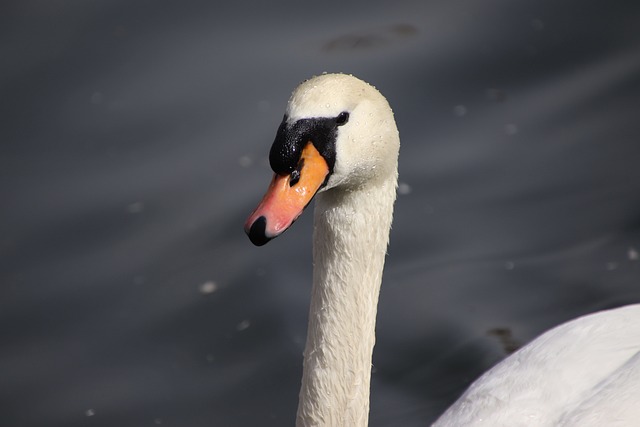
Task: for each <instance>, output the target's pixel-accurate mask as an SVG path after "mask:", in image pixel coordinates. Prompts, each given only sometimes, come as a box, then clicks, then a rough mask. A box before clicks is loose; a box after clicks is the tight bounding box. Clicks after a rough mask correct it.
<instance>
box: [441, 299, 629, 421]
mask: <svg viewBox="0 0 640 427" xmlns="http://www.w3.org/2000/svg"><path fill="white" fill-rule="evenodd" d="M638 319H640V305H638V304H636V305H630V306H626V307H622V308H618V309H614V310H608V311H602V312H599V313H595V314H591V315H587V316H583V317H580V318H577V319H574V320H572V321H570V322H567V323H564V324H562V325H560V326H557V327H555V328H553V329H551V330H550V331H548V332H546V333H544V334H542V335H541V336H540V337H538V338H536V339H535V340H534V341H532V342H531V343H530V344H528V345H526V346H525V347H523V348H522V349H520V350H519V351H517V352H516V353H514V354H513V355H511V356H510V357H508V358H507V359H505V360H503V361H502V362H500V363H499V364H498V365H496V366H495V367H493V368H492V369H491V370H489V371H488V372H486V373H485V374H484V375H482V376H481V377H480V378H479V379H478V380H476V381H475V382H474V383H473V384H472V385H471V386H470V387H469V389H468V390H467V391H466V392H465V393H464V394H463V395H462V397H461V398H460V399H458V401H456V402H455V403H454V404H453V405H452V406H451V407H450V408H449V409H448V410H447V411H446V412H445V413H444V414H443V415H442V417H440V419H439V420H438V421H437V422H436V423H435V424H434V426H437V427H453V426H461V425H464V426H470V427H473V426H492V427H502V426H504V427H507V426H508V427H518V426H537V427H547V426H548V427H551V426H554V427H555V426H581V427H590V426H594V427H595V426H620V427H621V426H625V427H627V426H636V425H639V424H640V322H639V321H638Z"/></svg>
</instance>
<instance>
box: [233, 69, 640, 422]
mask: <svg viewBox="0 0 640 427" xmlns="http://www.w3.org/2000/svg"><path fill="white" fill-rule="evenodd" d="M399 146H400V143H399V137H398V131H397V128H396V125H395V121H394V118H393V113H392V111H391V108H390V107H389V104H388V103H387V101H386V99H385V98H384V97H383V96H382V95H381V94H380V93H379V92H378V91H377V90H376V89H375V88H374V87H372V86H370V85H368V84H367V83H365V82H363V81H361V80H359V79H357V78H355V77H353V76H348V75H344V74H325V75H322V76H318V77H314V78H312V79H310V80H308V81H306V82H303V83H302V84H301V85H300V86H299V87H298V88H297V89H296V90H295V91H294V92H293V94H292V95H291V98H290V100H289V103H288V105H287V109H286V114H285V117H284V119H283V122H282V124H281V125H280V127H279V129H278V132H277V134H276V139H275V141H274V143H273V146H272V148H271V152H270V155H269V160H270V163H271V167H272V169H273V170H274V171H275V175H274V177H273V180H272V181H271V184H270V186H269V189H268V190H267V194H266V195H265V196H264V198H263V199H262V202H261V203H260V204H259V205H258V207H257V208H256V210H255V211H254V212H253V213H252V214H251V215H250V217H249V218H248V219H247V222H246V224H245V231H246V232H247V234H248V235H249V237H250V239H251V241H252V242H253V243H255V244H256V245H262V244H265V243H266V242H267V241H269V239H271V238H274V237H276V236H278V235H279V234H281V233H282V232H283V231H285V230H286V229H287V228H288V227H289V226H290V225H291V224H292V223H293V222H294V221H295V220H296V218H297V217H298V216H299V215H300V213H301V212H302V210H303V209H304V208H305V207H306V205H307V204H308V203H309V202H310V201H311V199H312V198H313V197H314V195H315V197H316V205H315V214H314V238H313V261H314V269H313V289H312V296H311V306H310V313H309V329H308V336H307V344H306V348H305V351H304V372H303V378H302V386H301V390H300V401H299V406H298V414H297V422H296V423H297V425H298V426H366V425H367V423H368V413H369V383H370V376H371V355H372V351H373V345H374V341H375V334H374V332H375V318H376V311H377V303H378V293H379V290H380V283H381V279H382V269H383V265H384V259H385V252H386V248H387V243H388V238H389V229H390V226H391V218H392V213H393V203H394V201H395V194H396V184H397V174H398V172H397V158H398V149H399ZM639 352H640V305H634V306H629V307H626V308H622V309H617V310H612V311H607V312H602V313H599V314H595V315H591V316H587V317H584V318H581V319H577V320H574V321H572V322H569V323H567V324H564V325H562V326H560V327H558V328H556V329H553V330H552V331H549V332H547V333H546V334H544V335H542V336H541V337H539V338H538V339H537V340H535V341H533V342H532V343H531V344H529V345H528V346H526V347H524V348H523V349H521V350H520V351H518V352H517V353H515V354H514V355H512V356H511V357H509V358H508V359H506V360H505V361H503V362H502V363H500V364H498V365H497V366H496V367H495V368H493V369H492V370H491V371H489V372H488V373H487V374H485V375H484V376H482V377H481V378H480V379H479V380H478V381H477V382H476V383H474V384H473V385H472V386H471V387H470V389H469V390H468V391H467V392H466V393H465V394H464V395H463V396H462V398H461V399H460V400H459V401H458V402H456V403H455V404H454V405H453V406H452V407H451V408H450V409H449V410H448V411H447V412H445V414H444V415H443V416H442V417H441V418H440V419H439V420H438V421H437V422H436V424H435V425H437V426H456V427H460V426H472V425H473V426H475V425H478V426H490V427H498V426H509V427H514V426H536V427H538V426H556V425H566V426H569V425H572V426H573V425H575V426H578V425H579V426H586V425H594V426H595V425H598V426H603V425H607V426H631V425H640V409H639V408H640V360H639V359H640V353H639ZM563 423H564V424H563ZM589 423H591V424H589Z"/></svg>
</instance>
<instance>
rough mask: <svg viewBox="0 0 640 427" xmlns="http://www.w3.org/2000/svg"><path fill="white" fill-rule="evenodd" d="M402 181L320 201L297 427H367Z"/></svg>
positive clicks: (329, 195) (326, 196)
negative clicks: (382, 297)
mask: <svg viewBox="0 0 640 427" xmlns="http://www.w3.org/2000/svg"><path fill="white" fill-rule="evenodd" d="M395 189H396V180H395V179H394V180H389V181H388V182H385V183H382V185H380V186H378V187H377V188H368V189H367V188H363V189H360V190H356V191H349V192H347V191H339V190H338V189H334V190H329V191H327V192H324V193H321V194H319V195H318V197H317V199H316V207H315V214H314V216H315V219H314V238H313V240H314V248H313V260H314V271H313V288H312V295H311V305H310V313H309V329H308V335H307V344H306V347H305V351H304V372H303V379H302V387H301V390H300V402H299V407H298V415H297V426H312V425H313V426H333V425H349V426H366V425H367V423H368V416H369V389H370V379H371V357H372V353H373V346H374V343H375V321H376V313H377V305H378V295H379V292H380V285H381V281H382V270H383V266H384V260H385V254H386V249H387V244H388V241H389V229H390V226H391V218H392V213H393V202H394V200H395V194H396V192H395Z"/></svg>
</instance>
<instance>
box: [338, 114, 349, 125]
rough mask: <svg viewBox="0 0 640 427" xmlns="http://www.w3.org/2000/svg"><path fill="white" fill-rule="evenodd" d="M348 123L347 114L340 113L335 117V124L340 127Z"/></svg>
mask: <svg viewBox="0 0 640 427" xmlns="http://www.w3.org/2000/svg"><path fill="white" fill-rule="evenodd" d="M348 121H349V113H347V112H346V111H343V112H342V113H340V114H338V117H336V124H337V125H338V126H342V125H343V124H345V123H347V122H348Z"/></svg>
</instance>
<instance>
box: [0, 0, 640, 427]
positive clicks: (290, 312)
mask: <svg viewBox="0 0 640 427" xmlns="http://www.w3.org/2000/svg"><path fill="white" fill-rule="evenodd" d="M231 3H232V2H229V3H225V4H219V3H216V2H204V1H201V2H198V1H182V2H177V1H169V0H157V1H140V2H125V1H91V2H62V1H56V0H48V1H45V0H42V1H20V2H12V3H9V4H7V5H4V6H3V7H2V10H3V11H2V13H0V54H1V57H2V67H1V68H0V85H1V86H0V113H1V114H0V122H1V125H0V196H1V200H2V209H1V210H0V227H1V229H0V231H1V232H0V402H1V403H0V425H2V426H3V427H23V426H24V427H30V426H47V427H58V426H59V427H63V426H64V427H69V426H119V427H139V426H145V425H148V426H152V425H166V426H181V427H182V426H188V427H199V426H255V425H260V426H285V425H292V424H293V419H294V416H295V408H296V405H297V392H298V384H299V377H300V373H301V351H302V346H303V342H304V335H305V330H306V316H307V307H308V297H309V290H310V272H311V263H310V261H311V254H310V251H311V223H310V221H311V215H309V214H308V213H307V214H306V215H305V216H304V217H303V218H302V219H301V220H300V221H298V223H297V224H296V225H295V226H294V228H293V229H292V230H290V231H289V232H288V233H286V235H285V236H283V237H282V238H280V239H276V240H275V241H273V242H272V243H270V244H269V245H268V246H266V247H263V248H255V247H253V246H252V245H251V244H250V243H249V241H248V239H247V238H246V237H245V236H244V234H243V232H242V223H243V221H244V219H245V218H246V216H247V215H248V214H249V212H250V211H251V210H252V208H253V207H254V206H255V204H256V203H257V202H258V200H259V198H260V197H261V195H262V192H263V191H264V190H265V188H266V186H267V183H268V180H269V177H270V172H269V169H268V166H267V163H266V155H267V153H268V149H269V146H270V144H271V142H272V140H273V136H274V135H275V131H276V127H277V125H278V124H279V121H280V119H281V117H282V114H283V111H284V106H285V103H286V100H287V98H288V96H289V93H290V91H291V90H292V89H293V88H294V87H295V86H296V84H297V83H298V82H299V81H300V80H302V79H304V78H307V77H309V76H311V75H313V74H317V73H320V72H323V71H345V72H350V73H353V74H356V75H358V76H360V77H361V78H363V79H365V80H367V81H370V82H371V83H373V84H375V85H376V86H377V87H378V88H379V89H380V90H381V91H382V92H383V93H384V94H385V95H386V96H387V98H388V99H389V101H390V102H391V104H392V106H393V107H394V110H395V112H396V118H397V121H398V125H399V127H400V132H401V137H402V148H401V158H400V168H401V171H400V176H401V182H402V185H401V187H400V190H401V194H400V196H399V199H398V203H397V207H396V215H395V223H394V228H393V231H392V237H391V247H390V249H389V257H388V260H387V269H386V272H385V279H384V283H383V290H382V295H381V299H380V312H379V317H378V320H379V321H378V341H377V346H376V349H375V354H374V365H375V373H374V375H373V390H372V405H371V406H372V411H371V425H372V426H376V427H378V426H400V425H401V426H418V425H426V424H427V423H428V422H429V421H431V420H433V419H434V418H435V417H436V416H437V414H439V413H441V412H442V411H443V410H444V408H445V407H446V406H447V405H448V404H449V403H450V402H451V401H452V400H454V399H455V398H456V397H457V395H458V394H459V393H460V392H461V391H462V390H463V389H464V387H466V385H467V384H468V383H469V382H470V381H471V380H473V379H474V378H475V377H476V376H477V375H478V374H479V373H480V372H483V371H484V370H486V369H487V368H488V367H490V366H491V365H492V364H493V363H495V362H496V361H498V360H499V359H500V358H502V357H504V356H505V354H506V352H508V351H510V350H512V349H513V348H514V347H516V346H517V345H520V344H522V343H525V342H527V341H528V340H530V339H531V338H532V337H534V336H535V335H537V334H538V333H540V332H541V331H543V330H545V329H546V328H548V327H550V326H552V325H555V324H558V323H560V322H562V321H565V320H567V319H569V318H573V317H575V316H578V315H580V314H584V313H589V312H593V311H596V310H599V309H602V308H608V307H614V306H619V305H623V304H627V303H632V302H638V301H640V260H638V258H640V255H639V252H640V167H639V164H640V138H639V135H640V78H639V76H640V32H639V31H638V22H639V20H640V3H637V2H627V3H626V4H625V3H624V2H610V3H607V4H606V5H605V3H603V2H595V1H577V0H576V1H563V2H535V1H521V2H512V1H506V0H503V1H483V2H477V1H470V0H469V1H444V0H443V1H430V2H422V1H415V0H413V1H399V2H385V1H376V2H364V1H359V2H339V1H324V2H321V3H317V2H316V3H312V2H307V3H304V2H293V1H289V2H279V3H272V2H271V3H267V2H265V3H258V2H255V4H252V3H248V2H244V3H233V4H231Z"/></svg>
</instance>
